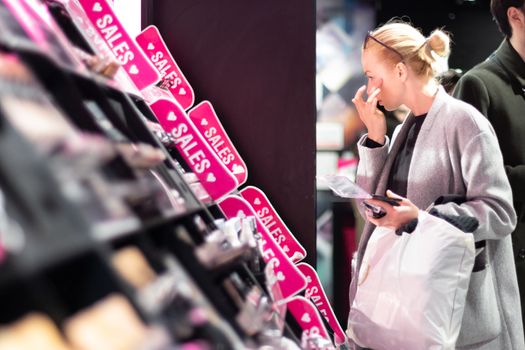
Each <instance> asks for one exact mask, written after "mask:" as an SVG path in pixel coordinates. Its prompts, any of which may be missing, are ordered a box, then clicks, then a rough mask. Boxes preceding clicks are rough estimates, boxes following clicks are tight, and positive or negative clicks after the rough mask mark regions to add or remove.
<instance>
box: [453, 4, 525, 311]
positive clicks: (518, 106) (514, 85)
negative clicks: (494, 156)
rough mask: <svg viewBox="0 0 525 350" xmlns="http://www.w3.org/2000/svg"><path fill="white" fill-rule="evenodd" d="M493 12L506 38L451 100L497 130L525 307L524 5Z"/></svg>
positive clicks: (502, 6)
mask: <svg viewBox="0 0 525 350" xmlns="http://www.w3.org/2000/svg"><path fill="white" fill-rule="evenodd" d="M490 7H491V12H492V16H493V17H494V20H495V21H496V23H497V24H498V27H499V29H500V31H501V32H502V33H503V34H504V36H505V38H504V39H503V42H502V43H501V45H500V46H499V47H498V48H497V49H496V51H494V53H492V55H490V57H489V58H488V59H487V60H485V61H484V62H482V63H480V64H478V65H477V66H475V67H474V68H472V69H471V70H470V71H468V72H467V73H465V74H464V76H463V77H462V78H461V79H460V80H459V81H458V83H457V85H456V88H455V90H454V92H453V95H454V97H456V98H459V99H461V100H463V101H466V102H468V103H470V104H471V105H473V106H474V107H476V108H477V109H478V110H479V111H480V112H481V113H482V114H483V115H485V117H487V118H488V119H489V121H490V122H491V123H492V125H493V127H494V130H495V131H496V135H497V137H498V142H499V144H500V148H501V151H502V153H503V161H504V164H505V168H506V171H507V176H508V178H509V182H510V185H511V187H512V194H513V201H514V209H515V210H516V214H517V217H518V222H517V226H516V229H515V230H514V232H513V234H512V242H513V249H514V257H515V261H516V271H517V274H518V285H519V289H520V299H521V304H522V305H523V306H525V4H524V0H491V2H490ZM522 317H523V319H524V320H525V314H524V313H523V309H522Z"/></svg>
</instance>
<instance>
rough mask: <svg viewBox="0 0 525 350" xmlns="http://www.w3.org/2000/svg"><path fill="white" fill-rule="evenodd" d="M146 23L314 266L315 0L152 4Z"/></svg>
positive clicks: (250, 180)
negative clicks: (215, 115) (209, 106)
mask: <svg viewBox="0 0 525 350" xmlns="http://www.w3.org/2000/svg"><path fill="white" fill-rule="evenodd" d="M146 8H147V9H148V11H147V14H148V16H149V19H147V20H146V22H149V23H154V24H155V25H157V27H158V28H159V30H160V32H161V33H162V35H163V36H164V38H165V40H166V43H167V45H168V46H169V48H170V50H171V52H172V54H173V56H174V58H175V60H176V61H177V63H178V64H179V66H180V67H181V69H182V71H183V72H184V73H185V75H186V78H187V79H188V80H189V82H190V83H191V84H192V86H193V88H194V90H195V93H196V96H197V101H196V103H198V102H199V101H201V100H204V99H207V100H210V101H211V103H212V104H213V105H214V107H215V109H216V111H217V113H218V115H219V118H220V119H221V122H222V123H223V125H224V127H225V129H226V130H227V132H228V134H229V136H230V138H231V139H232V141H233V143H234V144H235V145H236V147H237V149H238V151H239V153H240V154H241V156H242V157H243V159H244V160H245V162H246V165H247V167H248V171H249V174H248V184H251V185H254V186H257V187H259V188H261V189H262V190H263V191H264V192H265V193H266V194H267V196H268V197H269V199H270V201H271V202H272V203H273V205H274V206H275V207H276V209H277V211H278V212H279V214H280V215H281V217H282V218H283V220H284V221H285V222H286V224H287V225H288V226H289V227H290V229H291V230H292V232H293V233H294V234H295V235H296V237H297V238H298V239H299V240H300V241H301V243H302V244H303V245H304V246H305V248H306V249H307V251H308V259H307V261H308V262H309V263H311V264H315V194H314V193H315V181H314V180H315V179H314V177H315V118H316V117H315V2H314V1H313V0H310V1H305V0H286V1H283V0H265V1H260V0H222V1H217V0H177V1H172V0H165V1H161V0H154V1H150V2H149V4H146Z"/></svg>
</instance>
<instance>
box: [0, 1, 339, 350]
mask: <svg viewBox="0 0 525 350" xmlns="http://www.w3.org/2000/svg"><path fill="white" fill-rule="evenodd" d="M200 97H202V96H196V93H195V92H194V91H193V89H192V87H191V84H190V82H189V81H188V80H187V79H186V78H185V77H184V74H183V72H182V70H181V68H180V67H178V65H177V63H176V61H175V59H174V58H173V57H172V56H171V54H170V52H169V50H168V48H167V47H166V45H165V43H164V42H163V40H162V37H161V33H159V31H158V30H157V29H156V28H155V27H153V26H151V27H148V28H146V29H145V30H144V31H143V32H142V33H141V34H140V35H139V36H138V37H137V38H131V37H130V36H129V35H128V34H127V32H126V30H125V29H124V27H123V26H122V25H121V24H120V22H119V20H118V18H117V16H116V15H115V13H114V12H113V9H112V7H111V5H110V3H109V2H107V1H105V0H98V1H93V0H46V1H38V0H0V296H1V298H0V310H2V311H1V312H0V349H37V348H38V349H54V350H56V349H96V350H104V349H108V350H115V349H179V348H180V349H190V348H191V349H259V348H263V347H264V348H265V349H268V348H274V349H297V348H303V349H333V348H336V347H337V348H344V347H345V346H346V345H345V344H346V341H345V339H346V338H345V335H344V333H343V332H342V330H341V327H340V326H339V324H338V323H337V321H336V320H335V317H334V316H333V312H332V310H331V308H330V305H329V303H328V300H327V299H326V296H325V294H324V292H323V290H322V287H321V285H320V283H319V279H318V277H317V275H316V273H315V271H314V269H313V268H311V267H310V266H309V265H308V264H305V263H301V262H300V261H301V260H302V259H303V258H304V257H305V256H306V251H305V250H304V248H303V247H302V246H301V244H300V243H299V242H298V241H297V240H296V239H295V238H294V236H293V234H292V233H291V232H290V230H289V229H288V228H287V227H286V225H285V224H284V223H283V221H282V220H281V218H280V217H279V215H278V214H277V213H276V211H275V209H274V208H273V207H272V205H271V204H270V201H269V199H268V198H267V197H266V195H265V194H264V193H263V191H261V190H260V189H258V188H255V187H253V186H247V187H244V188H242V189H241V186H242V185H243V184H244V183H245V182H246V179H247V176H248V169H247V168H246V165H245V163H244V161H243V159H242V156H241V155H240V154H239V153H238V152H237V151H236V149H235V147H234V145H233V143H232V141H231V140H230V139H229V137H228V135H227V132H226V130H224V128H223V127H222V125H221V123H220V120H219V117H218V116H217V114H216V112H215V111H214V109H213V105H212V103H211V102H209V101H206V100H201V101H200V102H199V103H198V104H197V105H195V106H194V104H195V100H197V99H198V98H200ZM251 170H252V171H255V169H251Z"/></svg>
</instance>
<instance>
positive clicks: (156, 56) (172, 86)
mask: <svg viewBox="0 0 525 350" xmlns="http://www.w3.org/2000/svg"><path fill="white" fill-rule="evenodd" d="M135 40H136V41H137V44H139V46H140V47H141V48H142V51H144V53H145V54H146V56H147V57H148V59H149V60H150V62H151V63H152V64H153V66H155V68H156V69H157V71H158V72H159V73H160V77H161V79H164V80H166V81H168V82H169V84H168V90H169V91H170V92H171V94H172V95H173V97H174V98H175V99H176V100H177V102H178V103H179V104H180V105H181V106H182V108H183V109H188V108H190V107H191V106H193V102H195V95H194V92H193V88H192V87H191V85H190V84H189V83H188V80H187V79H186V77H184V74H182V71H181V70H180V68H179V66H178V65H177V63H176V62H175V60H174V59H173V56H172V55H171V53H170V52H169V50H168V47H167V46H166V43H165V42H164V40H163V39H162V36H161V35H160V32H159V30H158V29H157V27H155V26H149V27H147V28H146V29H144V30H143V31H142V32H141V33H140V34H139V35H138V36H137V37H136V38H135Z"/></svg>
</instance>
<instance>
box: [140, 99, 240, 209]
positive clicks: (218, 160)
mask: <svg viewBox="0 0 525 350" xmlns="http://www.w3.org/2000/svg"><path fill="white" fill-rule="evenodd" d="M159 102H165V103H169V104H172V105H174V106H175V108H178V109H179V111H180V112H181V113H182V114H183V115H184V116H185V120H186V121H187V123H188V125H189V126H190V127H191V128H193V130H194V132H195V134H196V135H197V137H198V138H199V139H200V141H201V142H202V144H203V145H204V147H206V148H207V150H208V151H209V152H210V154H211V156H212V157H213V158H215V160H216V161H217V164H219V167H221V168H223V170H224V172H225V173H226V174H228V175H229V177H230V178H231V179H233V181H234V183H235V187H234V188H232V189H230V190H229V191H228V192H227V193H224V194H222V195H221V196H219V197H217V198H213V197H212V198H213V200H214V201H215V202H216V203H219V202H220V201H222V200H224V199H225V198H226V197H228V196H229V195H231V193H232V192H233V191H234V190H235V189H237V188H238V187H239V185H238V183H237V179H236V178H235V176H233V175H232V174H231V173H230V171H229V169H228V168H226V167H225V166H224V164H222V162H221V161H220V159H218V157H217V155H216V154H215V152H213V150H212V149H210V146H209V145H208V143H207V142H206V140H205V139H204V137H203V136H202V135H201V133H200V132H199V130H198V129H197V127H196V126H195V125H194V124H193V122H192V121H191V120H190V118H189V117H188V115H187V113H186V111H185V110H184V109H182V107H181V106H177V103H178V102H177V101H174V100H172V99H166V98H160V99H158V100H156V101H154V102H153V103H151V105H150V106H153V105H155V104H157V103H159ZM151 109H152V111H153V108H151ZM155 117H156V118H157V119H159V117H158V116H157V115H156V114H155ZM161 126H162V125H161ZM162 128H163V129H164V127H162ZM165 131H166V132H168V133H169V132H170V131H169V130H165ZM177 151H178V149H177ZM179 153H180V152H179ZM183 157H184V156H183ZM192 169H193V168H192ZM196 175H197V174H196ZM197 176H198V175H197ZM199 181H200V179H199ZM201 183H202V181H201ZM203 186H204V185H203ZM209 195H210V197H211V194H209Z"/></svg>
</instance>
